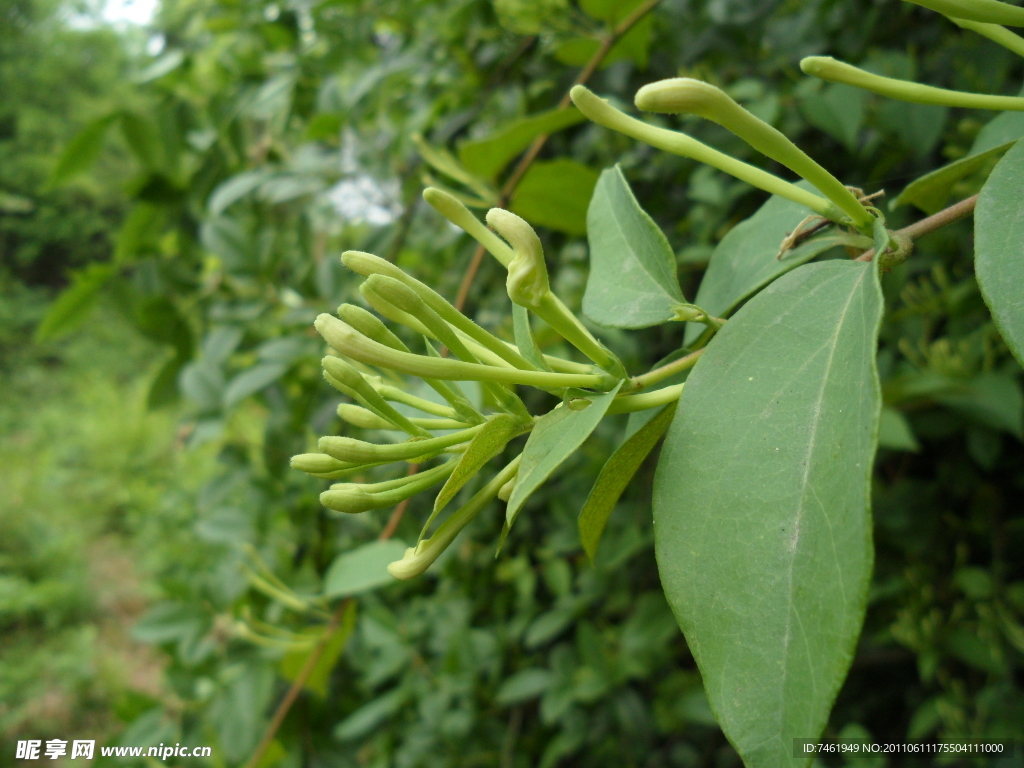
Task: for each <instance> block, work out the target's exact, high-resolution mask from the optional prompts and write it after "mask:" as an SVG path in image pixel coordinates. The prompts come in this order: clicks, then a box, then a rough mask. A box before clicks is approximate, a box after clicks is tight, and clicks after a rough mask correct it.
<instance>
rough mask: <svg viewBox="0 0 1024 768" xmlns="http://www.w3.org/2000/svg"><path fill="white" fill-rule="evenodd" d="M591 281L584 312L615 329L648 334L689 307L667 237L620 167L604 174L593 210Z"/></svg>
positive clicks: (592, 201) (589, 228)
mask: <svg viewBox="0 0 1024 768" xmlns="http://www.w3.org/2000/svg"><path fill="white" fill-rule="evenodd" d="M587 240H588V241H589V243H590V276H589V277H588V278H587V290H586V292H585V293H584V294H583V312H584V313H585V314H586V315H587V316H588V317H589V318H591V319H592V320H593V321H594V322H596V323H601V324H602V325H608V326H612V327H615V328H647V327H650V326H652V325H658V324H660V323H664V322H667V321H669V320H671V319H673V318H674V317H675V316H676V311H675V310H676V307H677V306H679V305H680V304H682V303H684V302H685V301H686V299H685V298H683V292H682V290H680V288H679V279H678V277H677V276H676V271H677V270H676V257H675V254H674V253H673V252H672V246H670V245H669V243H668V239H667V238H666V237H665V235H664V233H663V232H662V231H661V229H660V228H659V227H658V225H657V224H655V223H654V220H653V219H652V218H651V217H650V216H648V215H647V213H646V212H645V211H644V209H643V208H641V207H640V204H639V203H638V202H637V201H636V198H635V197H634V196H633V192H632V190H631V189H630V188H629V183H628V182H627V181H626V177H625V176H623V175H622V170H621V169H620V168H619V166H617V165H616V166H615V167H614V168H607V169H605V170H604V172H602V173H601V178H600V179H598V182H597V187H595V188H594V195H593V197H591V198H590V207H589V208H588V210H587Z"/></svg>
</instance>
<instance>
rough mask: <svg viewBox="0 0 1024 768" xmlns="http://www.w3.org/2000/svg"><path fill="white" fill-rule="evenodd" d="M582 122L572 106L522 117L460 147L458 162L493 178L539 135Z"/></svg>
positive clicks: (477, 172) (581, 117) (579, 114)
mask: <svg viewBox="0 0 1024 768" xmlns="http://www.w3.org/2000/svg"><path fill="white" fill-rule="evenodd" d="M584 120H586V118H585V117H584V116H583V113H582V112H580V111H579V110H578V109H576V108H575V107H569V108H568V109H552V110H548V111H547V112H541V113H539V114H536V115H530V116H529V117H523V118H520V119H519V120H515V121H514V122H511V123H509V124H508V125H506V126H503V127H502V128H499V129H498V130H496V131H495V132H494V133H492V134H491V135H490V136H488V137H487V138H486V139H477V140H475V141H466V142H463V143H462V144H460V145H459V160H461V161H462V165H463V166H464V167H465V168H466V170H468V171H469V172H470V173H474V174H476V175H477V176H482V177H484V178H486V179H493V178H494V177H495V176H497V175H498V174H499V173H501V169H502V168H504V167H505V166H506V165H508V163H509V161H510V160H512V158H514V157H515V156H516V155H518V154H519V153H520V152H522V151H523V150H524V149H526V148H527V147H528V146H530V142H532V141H533V140H534V139H536V138H537V137H538V136H544V135H547V134H551V133H557V132H558V131H561V130H564V129H566V128H569V127H570V126H573V125H576V124H577V123H582V122H583V121H584ZM449 175H450V174H449Z"/></svg>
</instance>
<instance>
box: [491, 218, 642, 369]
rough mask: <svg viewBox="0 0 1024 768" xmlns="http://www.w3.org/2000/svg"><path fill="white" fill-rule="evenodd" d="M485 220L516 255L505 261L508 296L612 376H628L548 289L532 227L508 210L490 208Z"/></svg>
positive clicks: (538, 243)
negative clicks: (507, 263)
mask: <svg viewBox="0 0 1024 768" xmlns="http://www.w3.org/2000/svg"><path fill="white" fill-rule="evenodd" d="M487 223H488V224H490V225H491V226H492V227H494V229H495V230H497V232H498V234H499V235H501V236H502V237H504V238H505V239H506V240H508V241H509V243H511V245H512V250H513V252H514V253H515V254H516V255H515V258H513V260H512V262H511V263H510V264H509V272H508V283H507V287H508V295H509V298H510V299H512V301H514V302H515V303H516V304H518V305H520V306H522V307H526V308H527V309H530V310H531V311H533V312H534V313H535V314H536V315H537V316H538V317H539V318H541V319H542V320H543V321H544V322H546V323H547V324H548V325H550V326H551V327H552V328H553V329H555V331H557V332H558V333H559V334H560V335H561V336H562V337H563V338H564V339H565V340H566V341H568V342H569V343H570V344H572V345H573V346H574V347H576V349H578V350H579V351H580V352H582V353H583V354H584V355H586V356H587V357H589V358H590V359H591V360H593V361H594V362H595V363H596V364H597V365H598V366H599V367H601V368H603V369H604V370H606V371H608V372H609V373H611V374H612V375H613V376H615V377H616V378H620V379H624V378H627V377H628V374H627V373H626V369H625V367H624V366H623V365H622V362H621V361H620V360H619V359H618V358H617V357H616V356H615V355H613V354H612V353H611V352H610V351H609V350H608V349H607V348H606V347H605V346H604V345H603V344H602V343H601V342H599V341H598V340H597V339H595V338H594V337H593V335H592V334H591V333H590V331H588V330H587V329H586V328H585V327H584V325H583V323H581V322H580V321H579V318H577V317H576V315H574V314H573V313H572V312H570V311H569V308H568V307H566V306H565V304H563V303H562V302H561V300H560V299H559V298H558V297H557V296H555V294H554V293H552V291H551V287H550V285H549V283H548V273H547V266H546V265H545V264H544V249H543V248H542V247H541V244H540V238H539V237H537V233H536V232H534V231H533V227H531V226H530V225H529V223H527V222H526V221H524V220H523V219H521V218H520V217H519V216H516V215H515V214H514V213H512V212H511V211H506V210H504V209H502V208H492V209H491V210H490V211H488V212H487Z"/></svg>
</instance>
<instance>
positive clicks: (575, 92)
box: [569, 85, 840, 221]
mask: <svg viewBox="0 0 1024 768" xmlns="http://www.w3.org/2000/svg"><path fill="white" fill-rule="evenodd" d="M569 95H570V96H571V98H572V101H573V103H574V104H575V105H576V106H577V107H579V110H580V112H582V113H583V114H584V115H586V116H587V117H588V118H589V119H590V120H592V121H593V122H595V123H597V124H598V125H603V126H604V127H606V128H610V129H612V130H613V131H618V132H619V133H623V134H625V135H626V136H632V137H633V138H634V139H638V140H639V141H642V142H644V143H645V144H650V145H651V146H652V147H657V148H658V149H663V150H665V151H666V152H671V153H672V154H674V155H680V156H681V157H689V158H692V159H693V160H696V161H698V162H701V163H704V164H705V165H710V166H711V167H712V168H717V169H718V170H720V171H724V172H725V173H728V174H729V175H730V176H735V177H736V178H737V179H740V180H741V181H745V182H747V183H748V184H751V185H753V186H755V187H757V188H759V189H763V190H764V191H765V192H768V193H770V194H773V195H778V196H779V197H784V198H786V199H787V200H792V201H793V202H794V203H799V204H800V205H802V206H804V207H805V208H810V209H811V210H812V211H814V212H815V213H817V214H818V215H820V216H824V217H825V218H827V219H830V220H832V221H837V220H839V219H840V212H839V211H838V210H836V208H835V206H834V205H832V203H830V202H829V201H828V200H825V199H824V198H821V197H818V195H815V194H814V193H812V192H808V191H807V190H806V189H801V188H800V187H798V186H797V185H796V184H790V183H789V182H788V181H785V180H784V179H780V178H779V177H778V176H774V175H772V174H770V173H768V172H767V171H762V170H761V169H760V168H755V167H754V166H752V165H750V164H748V163H744V162H742V161H740V160H737V159H736V158H734V157H731V156H729V155H727V154H725V153H724V152H719V151H718V150H717V149H712V148H711V147H709V146H707V145H706V144H702V143H701V142H699V141H697V140H696V139H694V138H691V137H690V136H687V135H686V134H685V133H679V132H678V131H669V130H666V129H665V128H656V127H655V126H653V125H648V124H647V123H645V122H643V121H641V120H637V119H636V118H633V117H630V116H629V115H626V114H624V113H623V112H620V111H619V110H617V109H615V107H613V106H612V105H611V104H609V103H608V102H607V101H605V100H604V99H602V98H599V97H598V96H597V95H595V94H594V93H592V92H591V91H589V90H588V89H587V88H586V87H584V86H582V85H577V86H574V87H573V89H572V90H571V91H570V92H569Z"/></svg>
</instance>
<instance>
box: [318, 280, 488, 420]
mask: <svg viewBox="0 0 1024 768" xmlns="http://www.w3.org/2000/svg"><path fill="white" fill-rule="evenodd" d="M360 291H362V286H360ZM364 298H365V294H364ZM389 306H390V305H389ZM393 309H394V310H395V311H396V312H398V311H399V310H398V308H397V307H393ZM381 314H384V313H381ZM403 314H404V313H403ZM338 317H340V318H341V319H342V320H344V321H345V322H346V323H348V324H349V325H351V326H352V327H353V328H355V329H356V331H358V332H359V333H361V334H363V335H364V336H366V337H367V338H370V339H373V340H374V341H376V342H377V343H379V344H383V345H384V346H386V347H391V348H392V349H397V350H398V351H399V352H409V351H410V350H409V348H408V347H407V346H405V344H404V343H403V342H402V340H401V339H400V338H398V337H397V336H395V334H393V333H392V332H391V331H390V330H389V329H388V327H387V326H386V325H384V323H382V322H381V321H380V320H378V319H377V318H376V317H375V316H374V315H372V314H370V313H369V312H367V311H366V310H365V309H363V308H362V307H357V306H355V305H353V304H342V305H341V306H340V307H338ZM350 321H351V322H350ZM424 330H426V329H424ZM502 362H504V361H502ZM506 365H507V363H506ZM424 381H426V383H427V384H428V385H429V386H430V387H431V388H432V389H433V390H434V391H435V392H437V394H439V395H440V396H441V397H443V398H444V399H445V400H446V401H447V402H448V403H449V404H450V405H451V406H452V408H454V409H455V411H456V412H457V413H458V415H459V418H461V419H464V420H466V421H468V422H469V423H470V424H482V423H483V422H484V417H483V415H482V414H481V413H480V412H479V411H477V409H476V408H474V407H473V404H472V403H471V402H469V399H468V398H467V397H466V396H465V395H464V394H463V393H462V390H460V389H459V387H458V385H457V384H449V383H448V382H447V381H439V380H437V379H424ZM413 423H415V419H413Z"/></svg>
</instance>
